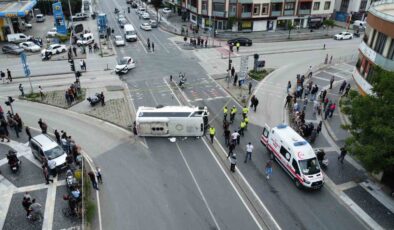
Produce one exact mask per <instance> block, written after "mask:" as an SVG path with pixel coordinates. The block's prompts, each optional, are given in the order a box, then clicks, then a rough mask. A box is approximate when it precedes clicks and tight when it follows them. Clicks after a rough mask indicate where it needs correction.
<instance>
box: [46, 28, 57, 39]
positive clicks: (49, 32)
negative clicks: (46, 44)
mask: <svg viewBox="0 0 394 230" xmlns="http://www.w3.org/2000/svg"><path fill="white" fill-rule="evenodd" d="M56 34H57V29H56V27H53V28H52V29H50V30H49V31H48V32H47V36H48V37H54V36H56Z"/></svg>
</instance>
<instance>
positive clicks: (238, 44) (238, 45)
mask: <svg viewBox="0 0 394 230" xmlns="http://www.w3.org/2000/svg"><path fill="white" fill-rule="evenodd" d="M235 45H236V46H237V52H239V47H240V46H241V44H240V43H239V42H237V44H235Z"/></svg>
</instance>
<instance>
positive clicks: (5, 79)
mask: <svg viewBox="0 0 394 230" xmlns="http://www.w3.org/2000/svg"><path fill="white" fill-rule="evenodd" d="M6 72H7V78H6V76H5V73H4V72H3V71H2V70H0V77H1V80H2V81H3V84H4V83H7V84H8V83H11V82H12V75H11V70H9V69H7V70H6Z"/></svg>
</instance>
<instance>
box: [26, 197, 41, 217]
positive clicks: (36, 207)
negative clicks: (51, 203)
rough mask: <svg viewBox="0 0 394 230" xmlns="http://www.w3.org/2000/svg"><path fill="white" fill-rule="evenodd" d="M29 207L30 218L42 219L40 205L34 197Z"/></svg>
mask: <svg viewBox="0 0 394 230" xmlns="http://www.w3.org/2000/svg"><path fill="white" fill-rule="evenodd" d="M29 209H30V215H29V216H30V218H31V219H32V220H38V221H41V220H42V219H43V215H42V206H41V204H39V203H37V202H36V199H33V200H32V201H31V205H30V207H29ZM32 215H34V216H32Z"/></svg>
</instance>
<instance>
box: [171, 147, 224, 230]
mask: <svg viewBox="0 0 394 230" xmlns="http://www.w3.org/2000/svg"><path fill="white" fill-rule="evenodd" d="M175 144H176V147H177V148H178V151H179V153H180V154H181V156H182V159H183V161H184V162H185V165H186V167H187V170H188V171H189V173H190V175H191V176H192V179H193V182H194V184H195V185H196V187H197V190H198V192H199V193H200V196H201V198H202V200H203V201H204V204H205V207H206V208H207V209H208V212H209V214H210V215H211V217H212V219H213V222H214V223H215V226H216V229H218V230H220V229H221V228H220V226H219V224H218V222H217V220H216V218H215V216H214V215H213V212H212V210H211V207H210V206H209V204H208V202H207V199H206V198H205V196H204V193H203V192H202V190H201V188H200V185H199V184H198V182H197V180H196V177H195V176H194V174H193V172H192V170H191V168H190V166H189V163H187V161H186V158H185V156H184V154H183V152H182V150H181V148H180V147H179V145H178V143H175Z"/></svg>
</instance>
